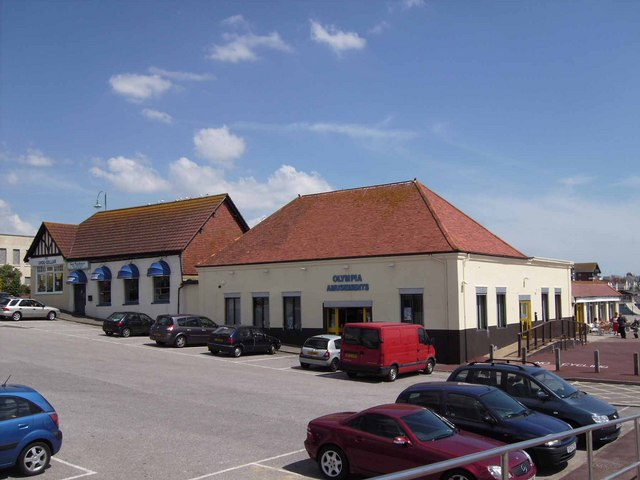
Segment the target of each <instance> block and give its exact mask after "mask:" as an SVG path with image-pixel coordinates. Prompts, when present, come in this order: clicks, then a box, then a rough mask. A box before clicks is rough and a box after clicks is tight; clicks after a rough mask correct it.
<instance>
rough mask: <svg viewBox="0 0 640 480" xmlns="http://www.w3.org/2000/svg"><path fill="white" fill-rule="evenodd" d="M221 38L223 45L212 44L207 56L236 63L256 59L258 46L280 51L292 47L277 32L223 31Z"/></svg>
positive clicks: (289, 49)
mask: <svg viewBox="0 0 640 480" xmlns="http://www.w3.org/2000/svg"><path fill="white" fill-rule="evenodd" d="M222 38H223V39H224V40H225V42H226V43H225V44H224V45H214V46H213V48H212V51H211V53H210V55H209V58H211V59H213V60H219V61H221V62H231V63H238V62H245V61H254V60H257V58H258V56H257V54H256V52H255V50H256V49H258V48H267V49H271V50H278V51H281V52H291V51H292V48H291V47H290V46H289V45H287V44H286V43H285V42H284V41H283V40H282V39H281V38H280V35H279V34H278V33H277V32H273V33H270V34H269V35H254V34H253V33H249V34H246V35H237V34H234V33H225V34H224V35H223V36H222Z"/></svg>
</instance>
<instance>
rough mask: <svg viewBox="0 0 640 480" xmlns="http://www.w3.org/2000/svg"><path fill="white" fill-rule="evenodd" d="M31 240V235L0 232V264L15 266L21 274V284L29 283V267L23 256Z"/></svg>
mask: <svg viewBox="0 0 640 480" xmlns="http://www.w3.org/2000/svg"><path fill="white" fill-rule="evenodd" d="M32 241H33V236H29V235H13V234H9V233H3V234H0V265H11V266H12V267H15V268H17V269H18V270H19V271H20V273H21V274H22V277H21V278H20V280H21V282H22V284H23V285H28V286H30V285H31V268H30V267H29V264H28V263H26V262H24V261H23V257H24V254H25V253H26V251H27V249H28V248H29V245H31V242H32Z"/></svg>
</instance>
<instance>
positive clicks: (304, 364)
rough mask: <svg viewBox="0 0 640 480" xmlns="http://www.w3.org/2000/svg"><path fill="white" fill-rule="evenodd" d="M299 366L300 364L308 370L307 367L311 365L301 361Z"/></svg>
mask: <svg viewBox="0 0 640 480" xmlns="http://www.w3.org/2000/svg"><path fill="white" fill-rule="evenodd" d="M300 366H301V367H302V368H304V369H305V370H308V369H309V367H310V366H311V365H309V364H308V363H302V362H300Z"/></svg>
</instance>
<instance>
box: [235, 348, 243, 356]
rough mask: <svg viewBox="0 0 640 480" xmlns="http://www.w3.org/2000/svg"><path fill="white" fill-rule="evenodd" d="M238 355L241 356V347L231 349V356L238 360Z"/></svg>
mask: <svg viewBox="0 0 640 480" xmlns="http://www.w3.org/2000/svg"><path fill="white" fill-rule="evenodd" d="M240 355H242V347H236V348H234V349H233V356H234V357H236V358H238V357H239V356H240Z"/></svg>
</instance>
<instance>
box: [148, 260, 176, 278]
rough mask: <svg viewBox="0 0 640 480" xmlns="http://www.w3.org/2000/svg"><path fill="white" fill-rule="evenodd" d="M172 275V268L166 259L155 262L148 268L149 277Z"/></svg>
mask: <svg viewBox="0 0 640 480" xmlns="http://www.w3.org/2000/svg"><path fill="white" fill-rule="evenodd" d="M169 275H171V269H170V268H169V265H168V264H167V262H165V261H164V260H160V261H159V262H153V263H152V264H151V266H150V267H149V270H147V277H168V276H169Z"/></svg>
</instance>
